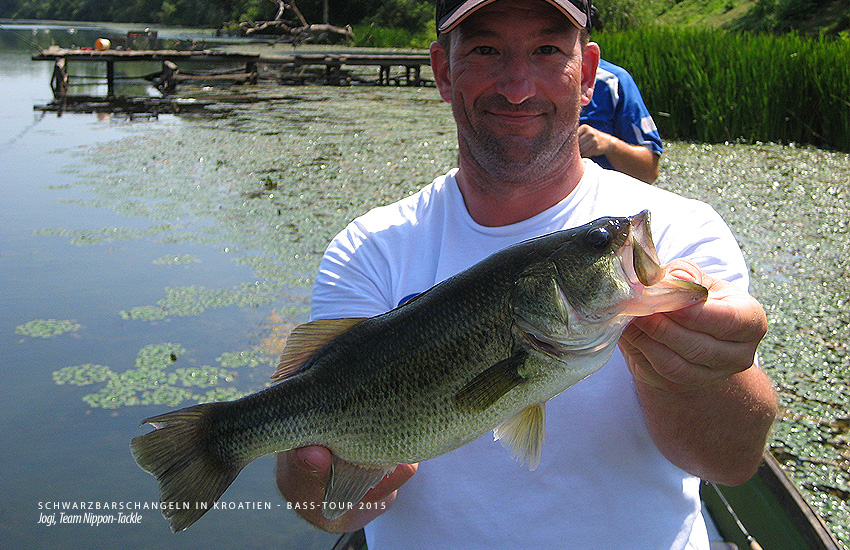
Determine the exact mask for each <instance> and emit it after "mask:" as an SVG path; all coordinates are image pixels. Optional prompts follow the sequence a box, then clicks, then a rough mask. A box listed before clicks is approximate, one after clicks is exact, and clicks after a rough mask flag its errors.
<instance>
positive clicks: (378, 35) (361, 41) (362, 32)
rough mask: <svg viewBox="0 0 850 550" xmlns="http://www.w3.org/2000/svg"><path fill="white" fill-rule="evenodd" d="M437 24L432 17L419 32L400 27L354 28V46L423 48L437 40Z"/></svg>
mask: <svg viewBox="0 0 850 550" xmlns="http://www.w3.org/2000/svg"><path fill="white" fill-rule="evenodd" d="M435 27H436V23H435V21H434V18H433V17H432V18H431V19H430V20H429V21H428V22H427V23H426V24H425V25H424V27H423V29H421V30H419V31H418V32H412V31H409V30H407V29H403V28H399V27H380V26H377V25H374V24H373V25H357V26H355V27H354V29H353V30H354V45H355V46H357V47H361V48H421V49H427V48H428V46H429V45H430V44H431V42H433V41H434V40H436V39H437V31H436V30H435Z"/></svg>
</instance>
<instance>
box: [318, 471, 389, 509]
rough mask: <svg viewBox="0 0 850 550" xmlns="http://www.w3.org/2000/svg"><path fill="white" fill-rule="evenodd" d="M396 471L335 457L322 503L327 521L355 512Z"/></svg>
mask: <svg viewBox="0 0 850 550" xmlns="http://www.w3.org/2000/svg"><path fill="white" fill-rule="evenodd" d="M394 469H395V466H390V467H384V466H365V465H362V464H354V463H353V462H348V461H345V460H343V459H341V458H339V457H337V456H334V457H333V463H332V465H331V473H330V475H329V476H328V484H327V486H326V487H325V498H324V499H323V501H322V515H323V516H325V517H326V518H327V519H336V518H338V517H340V516H341V515H343V514H344V513H346V512H348V511H349V510H353V509H354V507H355V505H356V504H357V503H358V502H360V500H361V499H362V498H363V495H365V494H366V493H367V492H368V491H369V489H371V488H372V487H374V486H375V485H377V484H378V483H380V482H381V480H382V479H384V476H386V475H387V474H389V473H390V472H392V471H393V470H394Z"/></svg>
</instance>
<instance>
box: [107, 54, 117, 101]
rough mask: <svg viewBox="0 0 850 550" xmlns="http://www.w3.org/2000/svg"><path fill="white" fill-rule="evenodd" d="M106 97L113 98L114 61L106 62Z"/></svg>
mask: <svg viewBox="0 0 850 550" xmlns="http://www.w3.org/2000/svg"><path fill="white" fill-rule="evenodd" d="M106 97H115V61H113V60H112V59H107V61H106Z"/></svg>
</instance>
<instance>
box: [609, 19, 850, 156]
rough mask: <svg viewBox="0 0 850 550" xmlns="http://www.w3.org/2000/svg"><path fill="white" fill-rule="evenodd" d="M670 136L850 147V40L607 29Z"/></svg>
mask: <svg viewBox="0 0 850 550" xmlns="http://www.w3.org/2000/svg"><path fill="white" fill-rule="evenodd" d="M593 40H595V41H597V42H598V43H599V44H600V46H601V48H602V57H603V58H605V59H607V60H608V61H611V62H612V63H615V64H617V65H621V66H623V67H624V68H626V69H627V70H628V71H629V72H630V73H632V75H633V76H634V78H635V81H636V82H637V84H638V87H639V88H640V90H641V93H642V94H643V97H644V100H645V101H646V104H647V106H648V107H649V110H650V111H651V112H652V114H653V117H654V118H655V121H656V123H657V124H658V127H659V129H660V131H661V134H662V137H664V138H667V139H674V138H675V139H694V140H699V141H703V142H714V143H717V142H725V141H745V142H750V143H752V142H756V141H772V142H779V143H809V144H814V145H817V146H822V147H830V148H834V149H838V150H842V151H850V40H847V39H846V38H845V39H836V38H807V37H802V36H799V35H796V34H786V35H768V34H748V33H730V32H723V31H716V30H704V29H690V28H688V29H682V28H650V29H642V30H639V31H623V32H616V33H613V32H599V33H594V35H593Z"/></svg>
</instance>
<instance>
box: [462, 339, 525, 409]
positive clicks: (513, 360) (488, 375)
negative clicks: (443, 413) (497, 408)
mask: <svg viewBox="0 0 850 550" xmlns="http://www.w3.org/2000/svg"><path fill="white" fill-rule="evenodd" d="M527 357H528V352H527V351H525V350H524V349H518V350H517V351H516V352H515V353H514V354H513V355H511V356H510V357H508V358H507V359H503V360H501V361H499V362H498V363H496V364H495V365H493V366H492V367H490V368H488V369H487V370H485V371H483V372H481V373H479V374H478V376H476V377H475V378H473V379H472V380H470V381H469V382H468V383H467V384H466V385H465V386H464V387H463V388H461V390H460V391H459V392H458V393H457V395H456V396H455V400H456V401H457V402H458V403H459V404H460V405H461V406H462V407H464V408H467V409H476V410H481V409H486V408H487V407H489V406H490V405H492V404H493V403H495V402H496V401H497V400H498V399H499V398H500V397H502V396H503V395H505V394H506V393H508V392H509V391H511V390H512V389H513V388H515V387H516V386H517V385H518V384H520V383H521V382H522V381H523V380H525V378H524V377H523V376H522V374H520V371H521V370H522V367H523V365H524V364H525V359H526V358H527Z"/></svg>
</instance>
